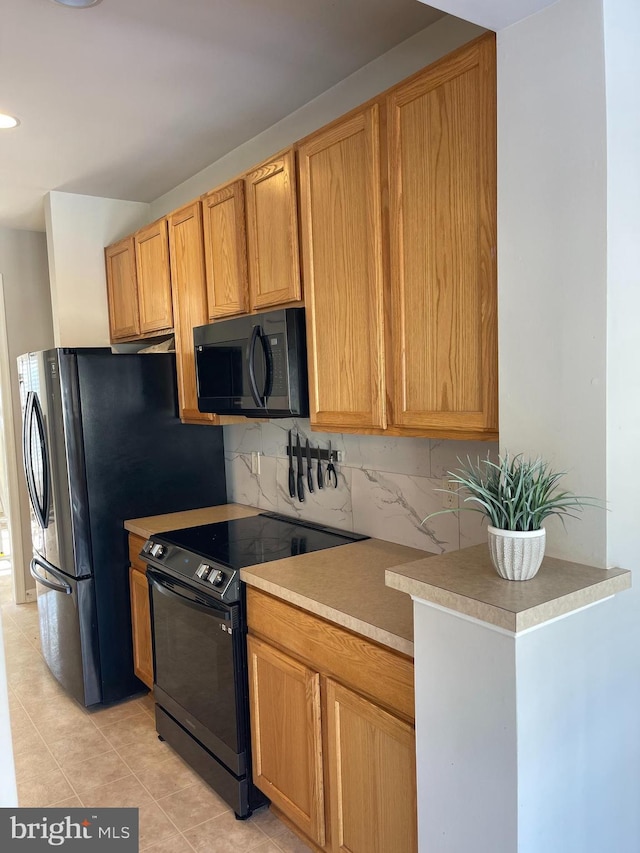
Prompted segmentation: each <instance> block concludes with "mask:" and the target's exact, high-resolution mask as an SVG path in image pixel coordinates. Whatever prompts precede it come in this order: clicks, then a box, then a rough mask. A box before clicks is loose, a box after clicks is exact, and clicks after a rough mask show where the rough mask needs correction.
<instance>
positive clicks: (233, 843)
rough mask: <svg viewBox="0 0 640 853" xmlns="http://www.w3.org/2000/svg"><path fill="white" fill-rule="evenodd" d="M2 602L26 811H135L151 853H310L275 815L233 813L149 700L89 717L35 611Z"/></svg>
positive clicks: (2, 580)
mask: <svg viewBox="0 0 640 853" xmlns="http://www.w3.org/2000/svg"><path fill="white" fill-rule="evenodd" d="M0 604H1V606H2V624H3V632H4V645H5V655H6V664H7V679H8V683H9V702H10V714H11V729H12V737H13V749H14V759H15V765H16V777H17V782H18V797H19V803H20V805H21V806H53V805H56V806H63V807H72V806H87V807H92V806H93V807H95V808H99V807H109V806H134V807H138V808H139V810H140V811H139V814H140V850H141V851H142V850H144V851H147V853H193V851H197V853H241V851H242V853H245V851H251V853H305V852H306V851H309V848H308V847H307V846H306V845H305V844H303V843H302V842H301V841H300V839H299V838H298V837H297V836H296V835H294V833H292V832H291V831H290V830H289V829H288V828H287V827H285V826H284V824H283V823H282V822H281V821H279V820H278V819H277V818H276V817H275V816H274V815H272V814H271V813H270V811H269V810H268V809H260V810H259V811H257V812H256V813H255V814H254V815H253V816H252V817H251V818H250V819H249V820H247V821H237V820H236V819H235V816H234V814H233V812H232V811H230V809H229V808H228V807H227V805H226V803H224V802H223V801H222V800H221V799H220V798H219V797H218V796H217V794H215V793H214V791H212V790H211V788H209V787H208V786H207V785H206V784H205V783H204V782H203V781H202V780H201V779H200V777H199V776H197V775H196V774H195V773H194V772H193V771H192V770H191V769H190V768H189V767H188V766H187V765H186V764H184V762H182V761H181V760H180V758H178V756H177V755H176V754H175V753H174V752H173V751H172V749H171V748H170V747H169V746H168V745H167V744H165V743H161V742H160V741H159V740H158V738H157V736H156V733H155V726H154V719H153V702H152V701H151V699H150V697H148V696H146V697H144V698H141V699H134V700H130V701H128V702H124V703H121V704H118V705H115V706H111V707H109V708H102V709H100V710H97V711H88V710H87V709H86V708H83V707H82V706H81V705H79V704H78V703H77V702H75V700H73V699H70V698H69V697H68V696H67V695H66V694H65V693H64V692H63V691H62V690H61V688H60V687H59V686H58V683H57V681H56V680H55V679H54V678H53V676H52V675H51V673H50V672H49V670H48V669H47V667H46V665H45V663H44V660H43V658H42V656H41V654H40V640H39V635H38V611H37V605H36V604H21V605H15V604H13V603H12V599H11V579H10V575H9V574H8V573H5V572H2V573H0Z"/></svg>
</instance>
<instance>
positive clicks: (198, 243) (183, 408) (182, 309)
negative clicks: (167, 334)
mask: <svg viewBox="0 0 640 853" xmlns="http://www.w3.org/2000/svg"><path fill="white" fill-rule="evenodd" d="M168 222H169V255H170V258H171V282H172V286H173V316H174V328H175V336H176V367H177V371H178V399H179V403H180V417H181V418H182V420H184V421H190V422H191V421H195V422H207V423H218V418H217V416H216V415H209V414H205V413H203V412H201V411H199V409H198V394H197V390H196V367H195V354H194V347H193V327H194V326H202V325H204V324H205V323H207V322H208V320H209V317H208V310H207V285H206V281H205V272H204V246H203V244H202V205H201V204H200V202H199V201H195V202H192V203H191V204H187V205H185V207H182V208H180V209H179V210H176V211H174V212H173V213H171V214H170V215H169V217H168Z"/></svg>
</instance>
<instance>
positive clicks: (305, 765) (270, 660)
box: [247, 636, 325, 847]
mask: <svg viewBox="0 0 640 853" xmlns="http://www.w3.org/2000/svg"><path fill="white" fill-rule="evenodd" d="M247 647H248V653H249V679H250V690H249V696H250V705H251V708H250V711H251V742H252V749H253V778H254V781H255V783H256V785H257V786H258V787H259V788H260V789H261V790H262V791H264V792H265V793H266V794H267V796H268V797H269V799H270V800H271V801H272V803H273V804H274V805H275V806H277V807H278V808H279V809H280V810H281V811H282V812H283V813H284V814H285V815H287V816H288V817H289V818H290V819H291V820H292V821H293V822H294V823H295V825H296V826H298V827H300V829H302V831H303V832H304V833H305V834H306V835H307V836H308V837H309V838H311V839H313V841H315V842H316V844H318V845H319V846H320V847H322V846H323V845H324V842H325V823H324V787H323V766H322V730H321V718H320V676H319V674H318V673H317V672H314V671H313V670H311V669H309V668H308V667H306V666H305V665H304V664H302V663H300V662H299V661H296V660H295V659H294V658H291V657H289V656H288V655H285V654H283V653H282V652H280V651H278V650H277V649H275V648H273V647H272V646H270V645H267V644H266V643H263V642H262V641H260V640H258V639H256V638H255V637H251V636H249V637H248V638H247Z"/></svg>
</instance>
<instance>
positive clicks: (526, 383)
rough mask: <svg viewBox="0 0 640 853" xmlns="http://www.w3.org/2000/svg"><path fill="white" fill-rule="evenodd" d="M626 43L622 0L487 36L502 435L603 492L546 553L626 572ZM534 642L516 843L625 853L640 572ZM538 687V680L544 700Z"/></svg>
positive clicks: (629, 158)
mask: <svg viewBox="0 0 640 853" xmlns="http://www.w3.org/2000/svg"><path fill="white" fill-rule="evenodd" d="M603 9H604V18H603ZM639 42H640V9H639V8H638V4H637V2H635V0H604V2H603V0H561V2H559V3H557V4H555V5H553V6H551V7H550V8H548V9H547V10H546V11H544V12H542V13H540V14H539V15H537V16H534V17H532V18H529V19H527V20H526V21H523V22H521V23H520V24H517V25H515V26H513V27H511V28H509V29H507V30H505V31H502V32H500V33H499V37H498V46H499V50H498V109H499V158H498V163H499V170H498V172H499V178H498V180H499V194H498V204H499V233H498V245H499V247H500V248H499V265H498V274H499V288H500V298H499V322H500V382H501V384H500V406H501V421H500V433H501V442H502V443H503V446H507V447H510V448H512V449H523V450H525V451H529V452H541V453H543V454H544V455H546V456H548V457H549V458H551V459H552V460H553V461H554V462H555V463H556V464H557V465H559V466H561V467H565V466H566V467H567V468H568V469H569V471H570V476H569V478H568V480H567V482H568V484H569V485H570V486H571V487H572V488H574V489H576V490H578V491H580V492H583V493H586V494H592V495H596V496H598V497H606V498H607V500H608V502H609V507H610V512H609V513H597V512H590V513H589V515H588V517H585V518H584V520H582V521H579V522H575V523H572V524H571V525H569V526H568V531H567V532H566V533H564V532H563V531H562V529H561V528H557V527H556V528H555V529H554V530H553V531H552V535H551V536H550V550H551V551H552V553H554V554H556V555H559V556H566V557H567V558H569V559H574V560H581V561H584V562H588V563H593V564H596V565H603V566H604V565H620V566H622V567H624V568H628V569H632V570H634V569H638V568H639V567H640V559H639V556H638V554H639V552H640V534H639V530H640V527H639V525H638V522H637V500H636V497H635V489H634V486H635V483H636V482H637V480H638V476H639V475H640V451H639V445H638V437H639V436H638V432H639V429H638V425H639V422H640V402H639V399H638V398H639V395H638V386H639V382H638V369H637V365H638V353H637V341H638V323H639V321H638V317H639V316H640V290H639V287H638V284H639V282H638V270H639V269H640V241H639V240H638V236H637V235H638V234H639V233H640V211H639V210H638V199H639V198H640V160H639V157H640V122H639V116H640V100H639V97H638V92H637V85H636V83H637V80H638V79H639V76H640V62H639V60H638V53H637V45H638V43H639ZM605 80H606V91H605ZM605 95H606V100H605ZM605 182H608V183H607V184H606V183H605ZM605 189H606V193H605ZM523 318H526V322H523ZM639 576H640V575H639ZM570 648H573V649H578V650H579V654H578V655H575V656H574V657H573V658H572V659H571V661H570V664H571V665H570V666H567V663H566V651H567V649H570ZM534 650H535V660H536V665H535V667H534V668H531V669H529V671H528V673H527V675H526V676H523V677H520V679H519V683H518V707H519V719H518V739H519V744H520V747H525V748H529V747H531V746H533V748H534V754H532V753H531V752H528V753H527V754H525V753H521V754H520V755H519V792H520V795H521V796H520V815H519V824H520V826H519V835H520V837H519V848H518V849H519V851H522V853H538V851H539V850H545V851H550V853H555V851H558V853H561V851H562V853H601V851H602V850H605V849H608V850H615V851H616V853H637V851H638V849H640V714H639V708H640V584H639V582H638V579H637V578H634V588H633V589H632V590H631V591H629V592H626V593H623V594H621V595H619V596H616V598H615V599H614V600H613V601H611V602H607V603H605V604H602V605H600V606H598V607H597V608H594V609H593V610H592V611H590V612H589V618H588V620H587V619H586V618H585V619H580V620H578V619H574V618H571V619H566V620H563V621H562V622H561V623H558V624H557V625H556V626H553V627H552V628H549V629H546V630H545V631H541V632H539V634H538V635H537V636H536V638H535V649H534V646H533V641H532V646H531V648H530V649H529V651H531V652H533V651H534ZM541 683H544V684H545V691H546V690H548V689H549V688H552V689H551V691H550V692H549V693H548V694H547V695H546V697H544V702H542V703H541V701H540V700H541V694H540V692H539V690H537V688H538V687H539V685H540V684H541ZM489 772H490V771H489ZM559 802H562V806H563V808H562V809H560V810H559V809H558V808H557V803H559Z"/></svg>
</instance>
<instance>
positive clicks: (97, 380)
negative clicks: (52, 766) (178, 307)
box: [18, 348, 226, 706]
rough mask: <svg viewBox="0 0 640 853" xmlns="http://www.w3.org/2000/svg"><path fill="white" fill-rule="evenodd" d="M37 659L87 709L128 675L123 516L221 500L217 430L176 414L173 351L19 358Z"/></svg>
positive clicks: (128, 688)
mask: <svg viewBox="0 0 640 853" xmlns="http://www.w3.org/2000/svg"><path fill="white" fill-rule="evenodd" d="M18 373H19V380H20V396H21V403H22V411H23V434H22V438H23V454H24V469H25V476H26V481H27V490H28V492H29V499H30V505H31V531H32V541H33V558H32V560H31V564H30V570H31V574H32V575H33V577H34V578H35V579H36V587H37V598H38V613H39V620H40V637H41V643H42V654H43V656H44V658H45V660H46V662H47V664H48V666H49V669H50V670H51V672H52V673H53V675H54V676H55V677H56V678H57V679H58V681H59V682H60V684H61V685H62V686H63V687H64V688H65V690H66V691H67V692H68V693H69V694H70V695H72V696H73V697H74V698H75V699H77V700H78V701H79V702H81V703H82V704H83V705H86V706H90V705H96V704H99V703H103V704H106V703H109V702H115V701H117V700H119V699H124V698H125V697H127V696H131V695H133V694H135V693H138V692H140V691H141V690H143V689H146V688H145V687H144V685H143V684H142V683H141V682H140V681H139V680H138V679H137V678H136V676H135V675H134V673H133V651H132V640H131V612H130V602H129V575H128V567H129V558H128V539H127V533H126V531H125V530H124V528H123V526H122V525H123V521H124V520H125V519H127V518H136V517H139V516H147V515H159V514H162V513H167V512H176V511H179V510H186V509H195V508H197V507H202V506H209V505H213V504H221V503H225V502H226V486H225V473H224V448H223V439H222V429H219V428H216V427H211V426H205V425H202V426H198V425H187V424H182V423H181V422H180V420H179V418H178V403H177V390H176V380H175V356H174V355H172V354H169V353H163V354H159V353H154V354H145V355H142V354H114V353H112V352H111V351H110V350H108V349H60V348H59V349H52V350H48V351H46V352H36V353H28V354H26V355H23V356H20V358H19V359H18Z"/></svg>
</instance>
